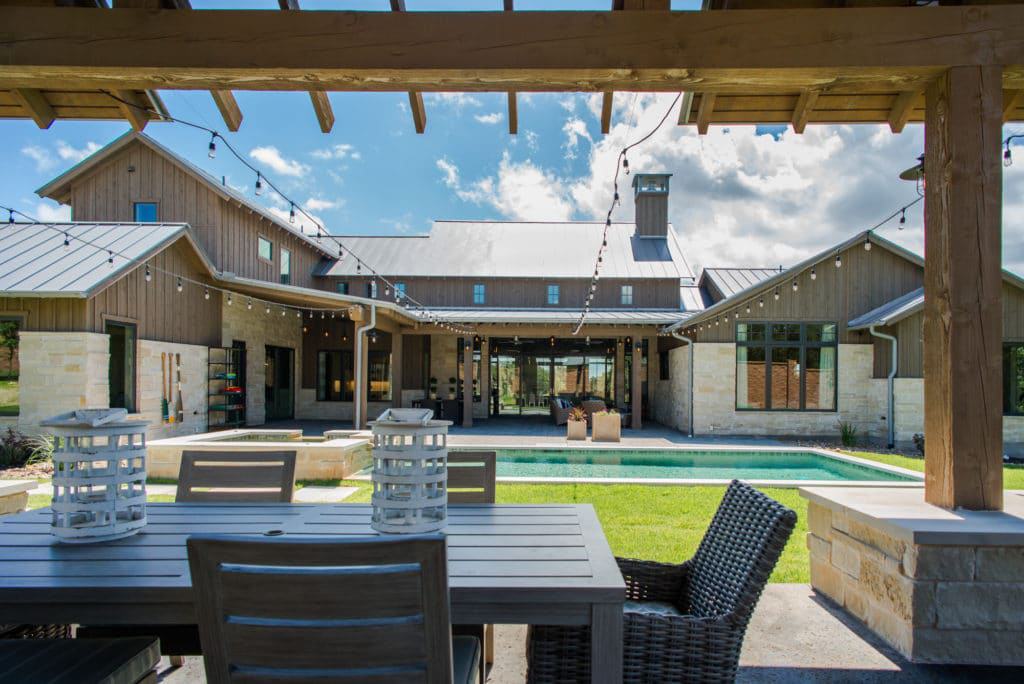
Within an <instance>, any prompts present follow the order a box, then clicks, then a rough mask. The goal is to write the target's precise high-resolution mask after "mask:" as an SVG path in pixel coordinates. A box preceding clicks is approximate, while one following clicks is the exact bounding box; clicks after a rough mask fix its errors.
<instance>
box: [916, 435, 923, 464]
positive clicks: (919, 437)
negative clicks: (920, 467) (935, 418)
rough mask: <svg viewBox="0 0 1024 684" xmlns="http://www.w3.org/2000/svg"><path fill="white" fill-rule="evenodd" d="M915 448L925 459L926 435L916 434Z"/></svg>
mask: <svg viewBox="0 0 1024 684" xmlns="http://www.w3.org/2000/svg"><path fill="white" fill-rule="evenodd" d="M914 446H916V447H917V450H918V451H919V452H920V453H921V458H924V435H922V434H921V433H920V432H917V433H915V434H914Z"/></svg>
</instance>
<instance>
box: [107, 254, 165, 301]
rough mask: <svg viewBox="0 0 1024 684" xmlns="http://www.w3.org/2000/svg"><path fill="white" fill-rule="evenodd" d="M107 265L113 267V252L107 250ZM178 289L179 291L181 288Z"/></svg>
mask: <svg viewBox="0 0 1024 684" xmlns="http://www.w3.org/2000/svg"><path fill="white" fill-rule="evenodd" d="M107 266H109V267H110V268H113V267H114V253H113V252H112V251H109V250H108V251H107ZM178 282H179V283H180V282H181V281H180V280H179V281H178ZM178 291H179V292H181V290H178Z"/></svg>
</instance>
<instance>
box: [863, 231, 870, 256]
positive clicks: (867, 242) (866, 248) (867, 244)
mask: <svg viewBox="0 0 1024 684" xmlns="http://www.w3.org/2000/svg"><path fill="white" fill-rule="evenodd" d="M864 251H865V252H870V251H871V233H867V234H866V235H865V236H864Z"/></svg>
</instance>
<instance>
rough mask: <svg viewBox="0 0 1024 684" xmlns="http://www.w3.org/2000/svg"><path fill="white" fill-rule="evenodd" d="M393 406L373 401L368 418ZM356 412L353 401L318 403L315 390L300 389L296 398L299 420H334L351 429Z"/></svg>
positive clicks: (389, 403) (374, 416) (388, 403)
mask: <svg viewBox="0 0 1024 684" xmlns="http://www.w3.org/2000/svg"><path fill="white" fill-rule="evenodd" d="M411 405H412V404H410V406H411ZM391 406H392V404H391V402H390V401H371V402H369V404H368V405H367V409H366V413H367V417H368V418H369V419H370V420H373V419H375V418H376V417H377V416H379V415H380V414H381V413H382V412H383V411H384V409H388V408H391ZM354 410H355V409H354V408H353V403H352V402H351V401H317V400H316V390H313V389H299V391H298V393H297V394H296V396H295V416H296V417H297V418H302V419H307V420H333V421H337V422H338V426H339V427H350V426H351V425H352V420H353V419H354V415H353V413H354Z"/></svg>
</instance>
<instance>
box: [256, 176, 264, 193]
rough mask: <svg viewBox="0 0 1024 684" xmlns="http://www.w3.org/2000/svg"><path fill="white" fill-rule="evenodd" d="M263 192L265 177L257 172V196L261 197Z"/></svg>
mask: <svg viewBox="0 0 1024 684" xmlns="http://www.w3.org/2000/svg"><path fill="white" fill-rule="evenodd" d="M262 194H263V177H262V176H261V175H260V172H259V171H257V172H256V196H257V197H259V196H260V195H262Z"/></svg>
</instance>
